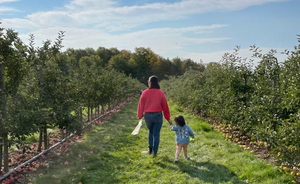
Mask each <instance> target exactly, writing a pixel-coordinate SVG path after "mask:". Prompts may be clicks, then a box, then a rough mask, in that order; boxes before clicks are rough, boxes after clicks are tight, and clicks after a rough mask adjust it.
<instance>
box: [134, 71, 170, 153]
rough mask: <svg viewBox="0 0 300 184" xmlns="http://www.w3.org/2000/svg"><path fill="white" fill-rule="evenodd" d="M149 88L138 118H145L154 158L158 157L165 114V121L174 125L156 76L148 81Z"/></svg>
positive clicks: (142, 100)
mask: <svg viewBox="0 0 300 184" xmlns="http://www.w3.org/2000/svg"><path fill="white" fill-rule="evenodd" d="M148 86H149V88H148V89H146V90H145V91H143V93H142V95H141V98H140V101H139V106H138V112H137V115H138V118H139V119H142V118H143V117H144V116H145V121H146V125H147V127H148V129H149V136H148V143H149V151H148V153H149V154H150V155H151V154H152V152H153V156H154V157H155V156H156V155H157V151H158V146H159V136H160V129H161V127H162V124H163V116H162V112H163V113H164V117H165V119H166V120H167V121H168V122H169V124H170V125H172V121H171V117H170V111H169V107H168V103H167V99H166V96H165V94H164V92H163V91H162V90H160V86H159V83H158V78H157V77H156V76H154V75H153V76H151V77H150V78H149V80H148Z"/></svg>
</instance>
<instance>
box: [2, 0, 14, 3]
mask: <svg viewBox="0 0 300 184" xmlns="http://www.w3.org/2000/svg"><path fill="white" fill-rule="evenodd" d="M15 1H18V0H0V4H1V3H10V2H15Z"/></svg>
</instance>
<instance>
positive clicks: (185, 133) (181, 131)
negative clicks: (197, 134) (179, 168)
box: [171, 124, 194, 144]
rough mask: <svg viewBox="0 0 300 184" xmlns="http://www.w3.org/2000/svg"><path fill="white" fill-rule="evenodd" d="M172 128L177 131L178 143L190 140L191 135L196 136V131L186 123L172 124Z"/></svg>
mask: <svg viewBox="0 0 300 184" xmlns="http://www.w3.org/2000/svg"><path fill="white" fill-rule="evenodd" d="M171 130H172V131H176V136H175V138H176V143H177V144H186V143H189V142H190V138H189V136H191V137H192V138H194V133H193V131H192V129H191V128H190V127H189V126H188V125H187V124H185V125H184V126H183V127H181V126H173V125H171Z"/></svg>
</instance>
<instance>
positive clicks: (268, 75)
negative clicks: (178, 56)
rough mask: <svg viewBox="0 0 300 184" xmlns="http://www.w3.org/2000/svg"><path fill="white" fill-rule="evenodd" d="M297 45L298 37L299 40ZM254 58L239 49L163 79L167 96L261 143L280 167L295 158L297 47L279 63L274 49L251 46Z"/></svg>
mask: <svg viewBox="0 0 300 184" xmlns="http://www.w3.org/2000/svg"><path fill="white" fill-rule="evenodd" d="M299 43H300V39H299ZM251 51H252V52H253V58H251V59H246V58H242V57H240V56H239V55H238V53H239V48H237V49H236V50H235V51H234V52H233V53H227V54H225V55H224V56H223V59H222V61H221V62H220V63H209V64H207V65H206V67H205V70H204V71H203V72H198V71H192V70H191V71H189V72H186V73H185V74H184V75H183V76H181V77H178V78H175V77H173V78H172V77H171V78H170V79H169V80H167V81H164V82H162V86H163V88H164V90H165V91H166V93H167V94H168V96H169V97H170V98H171V99H172V100H174V101H175V102H177V103H179V104H180V105H182V106H184V107H186V108H188V109H190V110H191V111H193V112H195V113H198V114H201V115H203V116H210V117H213V118H215V119H217V120H218V121H219V122H220V121H222V122H223V123H225V124H227V125H228V126H227V127H239V129H240V133H241V136H247V137H250V138H251V139H252V140H251V141H257V142H266V146H267V148H268V149H269V150H270V151H274V152H276V153H278V154H277V155H278V159H279V160H281V161H282V163H284V164H285V165H290V166H291V167H293V166H297V165H298V164H299V162H300V134H299V133H298V132H299V131H300V80H299V79H300V70H299V68H300V45H299V46H296V47H295V50H294V51H286V52H285V54H287V59H286V60H285V61H284V62H282V63H280V62H279V61H278V60H277V58H276V57H275V54H276V51H275V50H271V51H270V52H268V53H265V54H264V53H262V52H261V51H260V49H259V48H258V47H256V46H252V47H251Z"/></svg>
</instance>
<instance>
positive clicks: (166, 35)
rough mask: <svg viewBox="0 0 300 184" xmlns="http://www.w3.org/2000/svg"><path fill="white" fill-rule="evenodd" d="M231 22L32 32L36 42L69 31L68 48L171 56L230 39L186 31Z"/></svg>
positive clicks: (69, 28) (25, 37)
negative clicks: (140, 50) (138, 49)
mask: <svg viewBox="0 0 300 184" xmlns="http://www.w3.org/2000/svg"><path fill="white" fill-rule="evenodd" d="M225 26H227V25H210V26H194V27H186V28H157V29H148V30H143V31H136V32H131V33H126V34H118V35H115V34H110V33H107V32H106V31H103V30H99V29H95V28H76V27H67V28H66V27H51V28H43V29H39V30H37V31H33V32H32V33H33V34H34V35H35V37H36V43H37V44H39V43H42V41H43V40H46V39H51V40H54V39H55V37H56V35H57V32H58V31H59V30H64V31H66V37H65V41H64V45H65V48H67V47H73V48H85V47H92V48H98V47H99V46H104V47H108V48H109V47H117V48H118V49H128V50H133V49H134V48H135V47H150V48H152V49H153V50H154V51H155V52H156V53H159V54H161V55H162V56H165V57H167V54H168V53H169V52H170V51H176V52H178V51H180V50H181V49H182V48H185V47H187V46H189V45H191V44H204V43H215V42H221V41H224V40H228V39H229V38H226V37H224V38H190V37H185V36H184V34H186V33H191V32H200V31H210V30H214V29H219V28H222V27H225ZM21 38H22V40H28V35H27V34H22V35H21Z"/></svg>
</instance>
